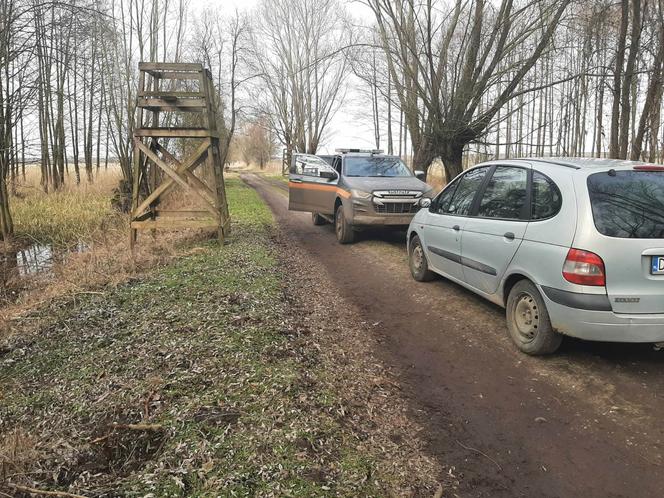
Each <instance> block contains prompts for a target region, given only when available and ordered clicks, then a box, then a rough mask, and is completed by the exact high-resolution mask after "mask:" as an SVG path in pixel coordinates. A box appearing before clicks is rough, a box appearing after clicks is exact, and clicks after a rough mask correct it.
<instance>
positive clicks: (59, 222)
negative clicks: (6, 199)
mask: <svg viewBox="0 0 664 498" xmlns="http://www.w3.org/2000/svg"><path fill="white" fill-rule="evenodd" d="M39 178H40V172H39V169H38V168H37V167H31V168H29V169H28V171H27V175H26V179H25V181H22V182H21V183H20V184H19V185H18V187H17V189H16V195H14V196H13V197H12V199H11V201H10V202H11V210H12V215H13V218H14V224H15V237H16V239H17V240H18V242H19V243H23V244H32V243H38V244H41V245H53V246H57V247H70V246H71V245H75V244H77V243H79V242H83V243H86V244H90V243H92V242H94V241H95V240H97V239H99V238H100V237H106V238H107V237H108V232H109V231H113V230H117V229H119V228H122V227H123V226H124V224H125V223H126V218H125V217H124V216H122V215H121V214H119V213H118V212H117V211H114V210H113V208H112V207H111V203H110V199H111V196H112V193H113V189H114V188H115V187H117V185H118V181H119V180H120V178H121V174H120V171H119V169H118V168H116V167H111V168H109V169H108V170H100V171H99V174H98V175H97V176H96V178H95V179H94V182H93V183H88V182H87V181H86V180H85V179H83V180H82V182H81V183H80V184H79V185H76V183H75V182H74V179H73V177H69V178H68V179H67V183H66V184H65V186H64V187H63V188H62V189H60V190H58V191H56V192H49V193H45V192H44V190H43V189H42V188H41V186H40V185H39Z"/></svg>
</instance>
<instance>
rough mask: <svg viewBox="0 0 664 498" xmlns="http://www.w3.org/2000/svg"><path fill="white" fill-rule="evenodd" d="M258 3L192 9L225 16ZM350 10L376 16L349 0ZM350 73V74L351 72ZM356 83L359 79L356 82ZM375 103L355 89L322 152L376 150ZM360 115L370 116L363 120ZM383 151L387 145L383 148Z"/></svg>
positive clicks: (229, 1)
mask: <svg viewBox="0 0 664 498" xmlns="http://www.w3.org/2000/svg"><path fill="white" fill-rule="evenodd" d="M257 3H258V0H217V1H213V0H191V6H192V7H195V6H197V5H200V6H201V7H206V6H207V7H210V8H213V9H214V8H218V9H222V10H223V11H224V14H226V13H228V12H232V11H233V10H235V9H237V10H239V11H244V10H251V9H252V8H253V7H254V6H255V5H256V4H257ZM346 3H347V4H348V6H349V10H350V11H351V12H352V15H353V16H354V17H355V18H358V20H360V21H361V22H366V24H369V23H371V22H372V19H373V13H372V12H371V10H370V9H369V8H368V7H367V6H366V5H363V4H361V3H360V2H357V1H353V0H347V2H346ZM349 73H350V72H349ZM353 82H355V80H354V79H353ZM371 112H372V111H371V100H370V99H368V98H366V97H363V96H361V95H360V94H358V93H357V92H353V91H352V88H351V89H349V91H348V92H347V94H346V98H345V100H344V103H343V105H342V107H341V108H340V109H339V111H338V112H337V114H336V115H335V116H334V119H333V120H332V122H331V123H330V127H329V129H328V131H327V133H326V136H325V143H324V144H323V145H322V146H321V148H320V149H319V152H320V153H323V154H324V153H331V152H334V149H336V148H340V147H360V148H373V147H374V138H373V125H372V117H371ZM358 116H366V118H361V117H358ZM383 148H385V146H384V145H383Z"/></svg>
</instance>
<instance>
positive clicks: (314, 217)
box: [311, 213, 327, 226]
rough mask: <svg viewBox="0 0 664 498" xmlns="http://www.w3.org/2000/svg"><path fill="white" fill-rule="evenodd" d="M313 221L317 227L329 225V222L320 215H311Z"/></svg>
mask: <svg viewBox="0 0 664 498" xmlns="http://www.w3.org/2000/svg"><path fill="white" fill-rule="evenodd" d="M311 221H313V223H314V225H316V226H320V225H325V223H327V220H326V219H325V218H323V217H322V216H321V215H320V214H318V213H311Z"/></svg>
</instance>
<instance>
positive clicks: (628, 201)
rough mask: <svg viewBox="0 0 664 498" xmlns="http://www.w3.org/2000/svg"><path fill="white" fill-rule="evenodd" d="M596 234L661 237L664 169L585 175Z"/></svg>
mask: <svg viewBox="0 0 664 498" xmlns="http://www.w3.org/2000/svg"><path fill="white" fill-rule="evenodd" d="M588 192H589V193H590V203H591V205H592V210H593V217H594V218H595V226H596V227H597V230H599V233H601V234H603V235H608V236H609V237H620V238H626V239H630V238H631V239H661V238H664V172H659V171H652V172H650V171H615V172H612V173H611V174H609V173H595V174H593V175H590V176H589V177H588Z"/></svg>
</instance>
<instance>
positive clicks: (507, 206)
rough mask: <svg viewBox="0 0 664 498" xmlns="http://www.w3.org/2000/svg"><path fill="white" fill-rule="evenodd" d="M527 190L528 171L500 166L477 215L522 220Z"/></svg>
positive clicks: (483, 195)
mask: <svg viewBox="0 0 664 498" xmlns="http://www.w3.org/2000/svg"><path fill="white" fill-rule="evenodd" d="M527 190H528V171H527V170H526V169H524V168H513V167H509V166H498V167H497V168H496V170H495V171H494V173H493V176H492V177H491V180H489V183H488V184H487V186H486V188H485V189H484V193H483V194H482V199H481V201H480V207H479V210H478V212H477V215H478V216H481V217H483V218H501V219H507V220H518V219H521V218H523V214H524V208H525V206H526V194H527Z"/></svg>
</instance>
